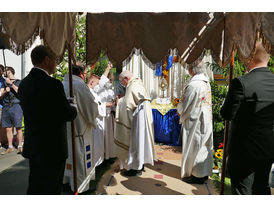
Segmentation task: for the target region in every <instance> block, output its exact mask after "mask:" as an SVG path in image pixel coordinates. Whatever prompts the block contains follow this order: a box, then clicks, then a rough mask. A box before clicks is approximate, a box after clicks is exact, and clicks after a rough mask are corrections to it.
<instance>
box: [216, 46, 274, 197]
mask: <svg viewBox="0 0 274 206" xmlns="http://www.w3.org/2000/svg"><path fill="white" fill-rule="evenodd" d="M256 46H257V47H256V50H255V56H254V57H253V58H252V59H251V61H250V63H249V65H248V68H247V70H248V72H249V73H248V74H246V75H243V76H241V77H238V78H235V79H233V81H232V84H231V88H230V90H229V92H228V94H227V97H226V100H225V102H224V105H223V107H222V109H221V115H222V116H223V117H224V119H226V120H232V122H231V130H230V132H231V133H230V137H229V143H228V163H227V164H228V166H227V167H228V172H229V174H230V177H231V187H232V193H233V194H239V195H240V194H245V195H251V194H261V195H267V194H270V188H269V186H268V178H269V172H270V169H271V165H272V163H273V162H274V74H273V73H271V72H270V70H269V69H268V68H267V64H268V61H269V58H270V55H269V54H268V53H267V52H266V50H265V49H264V47H263V45H262V44H261V43H257V45H256Z"/></svg>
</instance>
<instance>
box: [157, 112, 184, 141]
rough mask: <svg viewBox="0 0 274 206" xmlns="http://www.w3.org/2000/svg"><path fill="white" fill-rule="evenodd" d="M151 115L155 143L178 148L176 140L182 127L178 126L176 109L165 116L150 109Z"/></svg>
mask: <svg viewBox="0 0 274 206" xmlns="http://www.w3.org/2000/svg"><path fill="white" fill-rule="evenodd" d="M152 114H153V124H154V140H155V142H157V143H164V144H166V145H172V146H179V145H180V144H178V140H179V137H180V131H181V127H182V125H181V124H179V119H180V117H179V116H178V115H177V109H171V110H169V111H168V113H166V114H165V115H162V114H161V113H160V112H159V111H158V110H157V109H152Z"/></svg>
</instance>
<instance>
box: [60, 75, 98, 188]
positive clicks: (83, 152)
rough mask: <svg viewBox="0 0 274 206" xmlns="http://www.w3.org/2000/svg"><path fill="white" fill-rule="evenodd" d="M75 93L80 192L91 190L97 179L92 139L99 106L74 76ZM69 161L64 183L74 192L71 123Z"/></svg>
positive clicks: (69, 126)
mask: <svg viewBox="0 0 274 206" xmlns="http://www.w3.org/2000/svg"><path fill="white" fill-rule="evenodd" d="M72 78H73V91H74V96H75V100H76V104H77V107H78V113H77V117H76V119H75V133H76V162H77V165H76V168H77V185H78V192H79V193H80V192H84V191H86V190H88V189H89V182H90V180H92V179H94V178H95V168H94V150H93V144H94V143H93V140H92V138H91V136H92V133H93V129H94V128H95V127H96V117H97V115H98V106H97V104H96V103H95V99H94V97H93V96H92V94H91V93H90V91H89V88H88V87H87V85H86V84H85V82H84V81H83V80H82V79H81V78H80V77H78V76H75V75H72ZM63 85H64V89H65V93H66V96H67V97H69V77H68V74H67V75H66V76H65V78H64V81H63ZM67 140H68V159H67V161H66V168H65V174H64V181H63V183H67V182H69V183H70V186H71V190H72V191H74V183H73V162H72V137H71V123H70V122H68V123H67Z"/></svg>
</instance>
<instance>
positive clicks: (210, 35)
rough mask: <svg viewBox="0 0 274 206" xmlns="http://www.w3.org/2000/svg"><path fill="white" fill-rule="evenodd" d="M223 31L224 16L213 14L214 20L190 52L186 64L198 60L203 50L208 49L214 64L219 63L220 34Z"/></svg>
mask: <svg viewBox="0 0 274 206" xmlns="http://www.w3.org/2000/svg"><path fill="white" fill-rule="evenodd" d="M223 30H224V14H223V13H214V18H213V20H212V21H211V23H210V24H209V25H208V26H207V27H206V29H205V30H204V32H203V33H202V34H201V37H200V38H199V39H198V41H197V43H195V44H194V45H195V46H194V47H193V49H192V50H190V53H189V56H188V57H187V60H186V63H188V64H191V63H193V62H194V61H195V60H196V59H198V58H199V57H200V56H201V54H202V52H203V51H204V49H210V50H211V54H212V57H213V59H214V60H215V61H216V62H219V61H220V53H221V49H222V32H223Z"/></svg>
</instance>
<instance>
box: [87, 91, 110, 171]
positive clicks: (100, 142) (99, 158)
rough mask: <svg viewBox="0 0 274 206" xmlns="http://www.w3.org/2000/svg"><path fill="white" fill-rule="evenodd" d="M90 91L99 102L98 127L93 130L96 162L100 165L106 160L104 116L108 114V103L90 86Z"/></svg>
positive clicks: (96, 164)
mask: <svg viewBox="0 0 274 206" xmlns="http://www.w3.org/2000/svg"><path fill="white" fill-rule="evenodd" d="M90 92H91V93H92V95H93V96H94V98H95V102H96V103H97V104H98V113H99V115H98V117H97V118H96V128H95V129H94V130H93V134H92V138H93V141H94V145H93V150H94V164H95V167H97V166H99V165H100V164H101V163H102V162H103V161H104V127H105V125H104V117H105V116H106V104H105V103H103V102H101V98H100V96H99V95H98V94H97V93H96V92H95V91H94V90H93V89H91V88H90Z"/></svg>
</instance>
